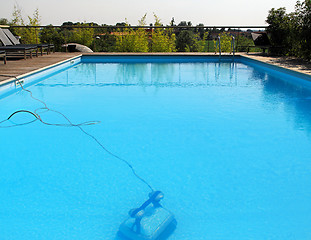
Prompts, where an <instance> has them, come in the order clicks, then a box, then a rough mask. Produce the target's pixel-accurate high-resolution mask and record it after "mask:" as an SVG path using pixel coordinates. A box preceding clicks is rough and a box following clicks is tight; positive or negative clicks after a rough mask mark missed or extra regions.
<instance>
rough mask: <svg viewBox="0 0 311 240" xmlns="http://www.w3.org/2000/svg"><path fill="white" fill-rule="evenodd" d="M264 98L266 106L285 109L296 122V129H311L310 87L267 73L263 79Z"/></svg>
mask: <svg viewBox="0 0 311 240" xmlns="http://www.w3.org/2000/svg"><path fill="white" fill-rule="evenodd" d="M256 74H258V73H256ZM297 81H298V80H297ZM263 100H264V101H263V102H265V103H266V107H271V106H272V107H274V108H282V109H284V112H285V113H286V114H287V119H288V120H290V121H292V122H293V123H294V126H295V128H296V129H300V130H302V129H305V128H306V129H307V130H308V131H307V132H310V131H311V114H310V112H311V88H310V87H306V86H301V85H300V84H299V82H297V83H294V82H287V81H286V79H283V80H282V79H280V78H277V77H275V76H271V75H269V74H267V75H265V78H264V81H263Z"/></svg>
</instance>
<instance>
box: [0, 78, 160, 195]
mask: <svg viewBox="0 0 311 240" xmlns="http://www.w3.org/2000/svg"><path fill="white" fill-rule="evenodd" d="M0 76H3V77H11V78H15V79H16V81H17V82H18V84H19V86H20V87H21V88H22V90H23V91H25V92H28V93H29V94H30V97H31V98H32V99H34V100H36V101H38V102H40V103H41V104H43V105H44V107H43V108H38V109H36V110H35V111H34V112H32V111H28V110H23V109H22V110H18V111H15V112H14V113H12V114H11V115H10V116H9V117H8V118H7V119H5V120H3V121H0V124H2V123H4V122H6V121H9V120H10V119H11V118H12V117H13V116H14V115H16V114H19V113H27V114H31V115H32V116H34V117H35V120H33V121H30V122H27V123H22V124H14V125H10V126H0V128H9V127H17V126H22V125H26V124H30V123H33V122H35V121H37V120H39V121H40V122H41V123H43V124H45V125H48V126H57V127H78V128H79V129H80V130H81V132H83V133H84V134H85V135H87V136H89V137H90V138H92V139H93V140H94V141H95V142H96V143H97V144H98V145H99V146H100V147H101V148H102V149H103V150H104V151H105V152H107V153H108V154H109V155H111V156H112V157H114V158H116V159H118V160H120V161H121V162H123V163H124V164H126V165H127V166H128V167H129V168H130V169H131V171H132V173H133V175H134V176H135V177H136V178H137V179H138V180H140V181H141V182H142V183H144V184H145V185H146V186H147V187H148V188H149V189H150V190H151V191H152V192H153V191H154V189H153V188H152V187H151V185H150V184H149V183H148V182H147V181H146V180H145V179H143V178H142V177H141V176H139V175H138V174H137V173H136V171H135V169H134V167H133V166H132V165H131V164H130V162H129V161H127V160H126V159H123V158H121V157H119V156H118V155H116V154H114V153H113V152H111V151H110V150H108V149H107V148H106V147H105V146H104V145H103V144H102V143H101V142H100V141H99V140H98V139H97V138H96V137H95V136H93V135H92V134H90V133H88V132H87V131H85V130H84V129H83V128H82V126H88V125H94V124H97V123H100V121H87V122H83V123H79V124H73V123H72V122H71V120H70V119H69V118H68V117H66V116H65V115H64V114H63V113H61V112H59V111H56V110H52V109H50V108H49V107H48V106H47V104H46V103H45V102H44V101H42V100H40V99H38V98H36V97H34V96H33V94H32V92H31V91H30V90H27V89H25V88H24V87H23V85H22V84H23V83H22V82H21V81H20V80H19V79H18V78H17V77H16V76H12V75H2V74H0ZM39 110H46V112H48V111H51V112H55V113H57V114H59V115H61V116H62V117H63V118H64V119H66V121H67V122H68V123H69V124H59V123H48V122H45V121H43V120H42V118H41V116H40V114H39V113H38V111H39Z"/></svg>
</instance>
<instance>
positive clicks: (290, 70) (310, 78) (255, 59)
mask: <svg viewBox="0 0 311 240" xmlns="http://www.w3.org/2000/svg"><path fill="white" fill-rule="evenodd" d="M83 56H98V57H100V56H107V57H109V56H115V57H117V56H119V57H122V56H124V57H126V56H177V57H187V56H188V57H189V56H191V57H212V58H218V59H221V56H223V57H226V58H228V57H232V58H234V57H237V58H239V59H247V60H248V61H251V62H256V63H259V64H263V65H264V66H267V67H272V68H276V69H278V70H280V71H282V72H287V73H289V74H294V75H296V76H298V77H301V78H303V79H305V80H307V81H311V73H308V72H303V71H302V70H299V69H294V68H291V67H286V66H281V65H278V64H275V63H272V62H268V59H266V61H264V59H265V57H264V56H262V55H258V56H259V57H260V58H258V56H257V55H249V54H246V53H236V54H235V55H234V56H233V55H232V54H229V53H223V54H222V55H221V56H219V55H218V54H215V53H193V52H190V53H188V52H178V53H103V52H98V53H81V54H79V55H77V56H74V57H70V58H68V59H65V60H62V61H59V62H57V63H54V64H51V65H48V66H45V67H42V68H39V69H36V70H32V71H30V72H27V73H24V74H21V75H17V76H16V77H11V78H8V79H5V80H3V81H1V82H0V87H2V86H4V85H7V84H10V83H12V82H15V81H16V79H21V78H26V77H29V76H32V75H34V74H36V73H40V72H42V71H45V70H48V69H51V68H53V67H56V66H59V65H61V64H63V63H67V62H70V61H72V60H74V59H78V58H82V57H83Z"/></svg>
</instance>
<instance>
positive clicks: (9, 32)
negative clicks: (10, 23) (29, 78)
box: [2, 29, 54, 56]
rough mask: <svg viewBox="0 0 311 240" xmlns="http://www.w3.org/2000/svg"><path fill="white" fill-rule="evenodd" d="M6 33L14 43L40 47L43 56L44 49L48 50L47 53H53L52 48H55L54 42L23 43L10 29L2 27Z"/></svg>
mask: <svg viewBox="0 0 311 240" xmlns="http://www.w3.org/2000/svg"><path fill="white" fill-rule="evenodd" d="M2 31H3V32H4V34H5V35H6V36H7V37H8V39H10V41H11V42H12V43H13V45H15V46H31V45H33V46H37V47H38V48H39V49H40V52H41V56H42V55H43V50H46V53H47V54H50V53H51V50H52V49H53V50H54V45H53V44H47V43H43V44H21V43H20V42H19V40H18V39H17V38H16V37H15V36H14V35H13V33H12V32H11V31H10V30H9V29H2Z"/></svg>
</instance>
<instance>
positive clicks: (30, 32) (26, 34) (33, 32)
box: [11, 5, 40, 44]
mask: <svg viewBox="0 0 311 240" xmlns="http://www.w3.org/2000/svg"><path fill="white" fill-rule="evenodd" d="M12 16H13V18H12V21H11V22H12V25H13V26H39V25H40V15H39V9H38V8H37V9H36V10H35V11H34V13H33V16H32V17H30V16H28V21H29V23H28V24H27V25H25V22H24V19H23V17H22V10H21V8H20V7H19V6H18V5H14V11H13V13H12ZM13 33H14V34H15V35H16V36H20V37H21V41H22V43H25V44H31V43H40V39H39V34H40V30H39V29H36V28H14V30H13Z"/></svg>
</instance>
